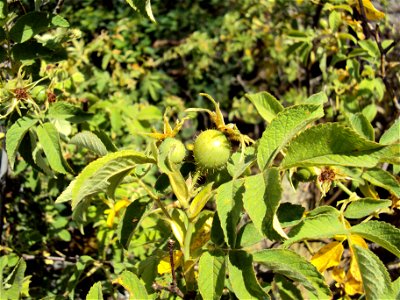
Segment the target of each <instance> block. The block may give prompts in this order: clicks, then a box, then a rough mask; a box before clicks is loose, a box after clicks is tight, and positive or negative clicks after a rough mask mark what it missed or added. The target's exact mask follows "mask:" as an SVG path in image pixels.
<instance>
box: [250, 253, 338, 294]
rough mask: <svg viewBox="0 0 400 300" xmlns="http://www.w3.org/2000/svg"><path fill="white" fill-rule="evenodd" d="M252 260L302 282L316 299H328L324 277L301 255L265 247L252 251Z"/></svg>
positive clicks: (328, 292)
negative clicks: (264, 248)
mask: <svg viewBox="0 0 400 300" xmlns="http://www.w3.org/2000/svg"><path fill="white" fill-rule="evenodd" d="M253 260H254V261H255V262H258V263H261V264H263V265H265V266H266V267H268V268H269V269H271V270H272V271H273V272H274V273H278V274H281V275H284V276H286V277H288V278H290V279H292V280H293V281H296V282H298V283H300V284H302V285H303V286H304V287H305V288H306V289H307V290H308V291H310V292H311V293H312V294H314V295H315V296H316V297H318V299H329V298H330V296H331V292H330V290H329V288H328V286H327V285H326V283H325V279H324V277H323V276H322V275H321V273H319V272H318V270H317V269H316V268H315V267H314V266H313V265H312V264H311V263H309V262H308V261H306V260H305V259H304V258H303V257H301V256H299V255H298V254H296V253H294V252H292V251H289V250H284V249H267V250H262V251H259V252H255V253H253Z"/></svg>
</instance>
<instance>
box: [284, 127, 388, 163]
mask: <svg viewBox="0 0 400 300" xmlns="http://www.w3.org/2000/svg"><path fill="white" fill-rule="evenodd" d="M385 150H386V149H385V146H382V145H380V144H378V143H374V142H372V141H368V140H366V139H364V138H363V137H361V136H360V135H358V134H357V133H356V132H355V131H353V130H352V129H350V128H347V127H344V126H342V125H339V124H337V123H327V124H320V125H317V126H314V127H311V128H310V129H307V130H305V131H303V132H302V133H300V134H299V135H298V136H297V137H296V138H295V139H293V141H292V142H291V143H290V145H289V146H288V149H287V153H286V156H285V158H284V159H283V161H282V163H281V167H282V168H285V169H286V168H292V167H299V166H321V165H322V166H326V165H331V166H332V165H340V166H354V167H367V168H372V167H374V166H375V165H376V164H377V163H378V162H379V160H380V159H381V157H382V156H384V154H385Z"/></svg>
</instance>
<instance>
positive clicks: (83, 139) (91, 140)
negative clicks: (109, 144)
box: [69, 131, 108, 156]
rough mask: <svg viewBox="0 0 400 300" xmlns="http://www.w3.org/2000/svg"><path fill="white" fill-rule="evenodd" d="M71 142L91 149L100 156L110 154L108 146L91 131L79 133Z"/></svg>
mask: <svg viewBox="0 0 400 300" xmlns="http://www.w3.org/2000/svg"><path fill="white" fill-rule="evenodd" d="M69 142H70V143H71V144H74V145H77V146H80V147H83V148H86V149H89V150H91V151H93V152H94V153H96V154H98V155H100V156H104V155H106V154H107V153H108V151H107V148H106V146H105V145H104V144H103V142H102V141H101V140H100V139H99V137H98V136H97V135H95V134H94V133H92V132H90V131H82V132H79V133H77V134H76V135H74V136H73V137H72V138H71V140H70V141H69Z"/></svg>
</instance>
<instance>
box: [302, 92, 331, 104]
mask: <svg viewBox="0 0 400 300" xmlns="http://www.w3.org/2000/svg"><path fill="white" fill-rule="evenodd" d="M326 102H328V96H326V93H325V92H319V93H316V94H314V95H311V96H310V97H308V98H307V99H306V100H305V101H304V104H314V105H323V104H324V103H326Z"/></svg>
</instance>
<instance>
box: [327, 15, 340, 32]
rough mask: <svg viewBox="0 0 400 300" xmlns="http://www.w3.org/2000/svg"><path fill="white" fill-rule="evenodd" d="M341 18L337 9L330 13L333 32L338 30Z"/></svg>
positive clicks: (330, 24) (330, 25)
mask: <svg viewBox="0 0 400 300" xmlns="http://www.w3.org/2000/svg"><path fill="white" fill-rule="evenodd" d="M341 20H342V18H341V14H340V13H339V12H337V11H336V10H333V11H332V12H331V13H330V14H329V28H330V29H331V30H332V32H336V31H337V30H338V28H339V25H340V23H341Z"/></svg>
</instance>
